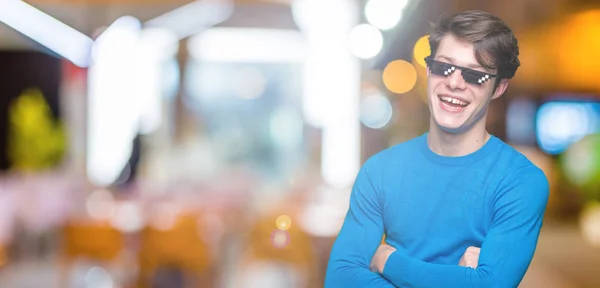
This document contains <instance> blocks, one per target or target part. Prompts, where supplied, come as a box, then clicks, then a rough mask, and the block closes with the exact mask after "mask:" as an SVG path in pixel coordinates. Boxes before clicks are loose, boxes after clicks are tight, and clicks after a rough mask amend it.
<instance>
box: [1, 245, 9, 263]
mask: <svg viewBox="0 0 600 288" xmlns="http://www.w3.org/2000/svg"><path fill="white" fill-rule="evenodd" d="M7 262H8V256H7V255H6V246H4V245H0V268H1V267H4V266H5V265H6V263H7Z"/></svg>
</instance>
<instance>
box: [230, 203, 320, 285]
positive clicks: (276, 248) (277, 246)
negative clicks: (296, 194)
mask: <svg viewBox="0 0 600 288" xmlns="http://www.w3.org/2000/svg"><path fill="white" fill-rule="evenodd" d="M278 215H280V214H270V215H268V216H265V217H261V218H260V219H259V220H258V221H257V222H256V223H255V224H254V225H253V227H252V228H251V229H250V233H249V239H248V243H247V245H246V247H245V249H244V250H245V252H244V253H243V256H242V259H241V261H240V267H238V268H239V269H238V271H240V272H239V273H240V274H238V279H236V281H237V283H236V285H235V287H244V288H245V287H262V288H269V287H289V288H296V287H298V288H299V287H302V288H304V287H319V286H322V283H321V284H320V285H319V284H318V283H315V279H316V271H313V270H314V268H315V267H316V262H315V261H316V257H315V249H314V247H313V245H312V239H311V237H310V236H309V235H308V234H307V233H305V232H304V231H302V230H301V229H300V228H298V225H294V224H293V223H292V225H291V226H290V227H289V229H287V230H285V231H283V230H279V229H278V228H277V225H276V219H277V217H278ZM292 219H294V218H292Z"/></svg>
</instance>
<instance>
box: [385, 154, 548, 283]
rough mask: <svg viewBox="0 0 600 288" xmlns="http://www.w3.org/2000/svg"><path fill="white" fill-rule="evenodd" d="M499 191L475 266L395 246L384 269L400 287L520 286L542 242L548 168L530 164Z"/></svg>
mask: <svg viewBox="0 0 600 288" xmlns="http://www.w3.org/2000/svg"><path fill="white" fill-rule="evenodd" d="M504 183H505V184H504V185H503V186H502V188H501V189H499V191H498V192H497V193H496V195H495V196H494V203H493V205H494V206H493V207H494V215H493V223H492V227H491V228H490V231H489V232H488V234H487V235H486V238H485V239H484V241H483V244H482V247H481V251H480V255H479V264H478V266H477V268H476V269H473V268H470V267H462V266H458V263H457V265H441V264H432V263H427V262H423V261H421V260H419V259H414V258H412V257H411V256H410V255H408V253H406V250H404V249H403V248H402V247H396V248H397V251H396V252H394V253H392V254H391V255H390V257H389V259H388V261H387V262H386V265H385V267H384V270H383V275H384V277H385V278H386V279H389V280H390V281H391V282H392V283H394V285H396V286H398V287H517V286H518V285H519V283H520V282H521V280H522V278H523V276H524V275H525V272H526V271H527V268H528V267H529V264H530V263H531V260H532V258H533V255H534V252H535V248H536V245H537V241H538V237H539V233H540V230H541V227H542V219H543V216H544V212H545V210H546V205H547V202H548V196H549V195H548V194H549V187H548V181H547V179H546V177H545V175H544V173H543V172H542V171H541V170H539V169H538V168H537V167H535V166H533V165H530V166H527V167H524V168H521V169H518V170H517V171H516V172H515V173H514V174H513V175H512V176H511V177H508V178H507V180H506V181H504Z"/></svg>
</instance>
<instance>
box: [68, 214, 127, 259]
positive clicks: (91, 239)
mask: <svg viewBox="0 0 600 288" xmlns="http://www.w3.org/2000/svg"><path fill="white" fill-rule="evenodd" d="M62 232H63V233H62V234H63V256H64V257H66V258H68V259H70V260H73V259H75V258H90V259H93V260H99V261H113V260H115V259H116V258H117V257H118V256H119V254H120V253H121V252H122V251H123V249H124V246H125V239H124V236H123V234H121V232H120V231H118V230H117V229H116V228H114V227H112V226H111V225H110V223H108V222H104V221H102V222H96V221H86V222H69V223H67V224H66V225H65V227H64V228H63V231H62Z"/></svg>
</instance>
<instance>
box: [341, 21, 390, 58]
mask: <svg viewBox="0 0 600 288" xmlns="http://www.w3.org/2000/svg"><path fill="white" fill-rule="evenodd" d="M382 47H383V35H381V32H380V31H379V30H378V29H377V28H375V27H373V26H371V25H369V24H360V25H357V26H355V27H354V28H352V31H350V35H349V36H348V49H349V50H350V52H351V53H352V54H353V55H354V56H356V57H358V58H361V59H370V58H373V57H375V56H377V54H379V52H380V51H381V48H382Z"/></svg>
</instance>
